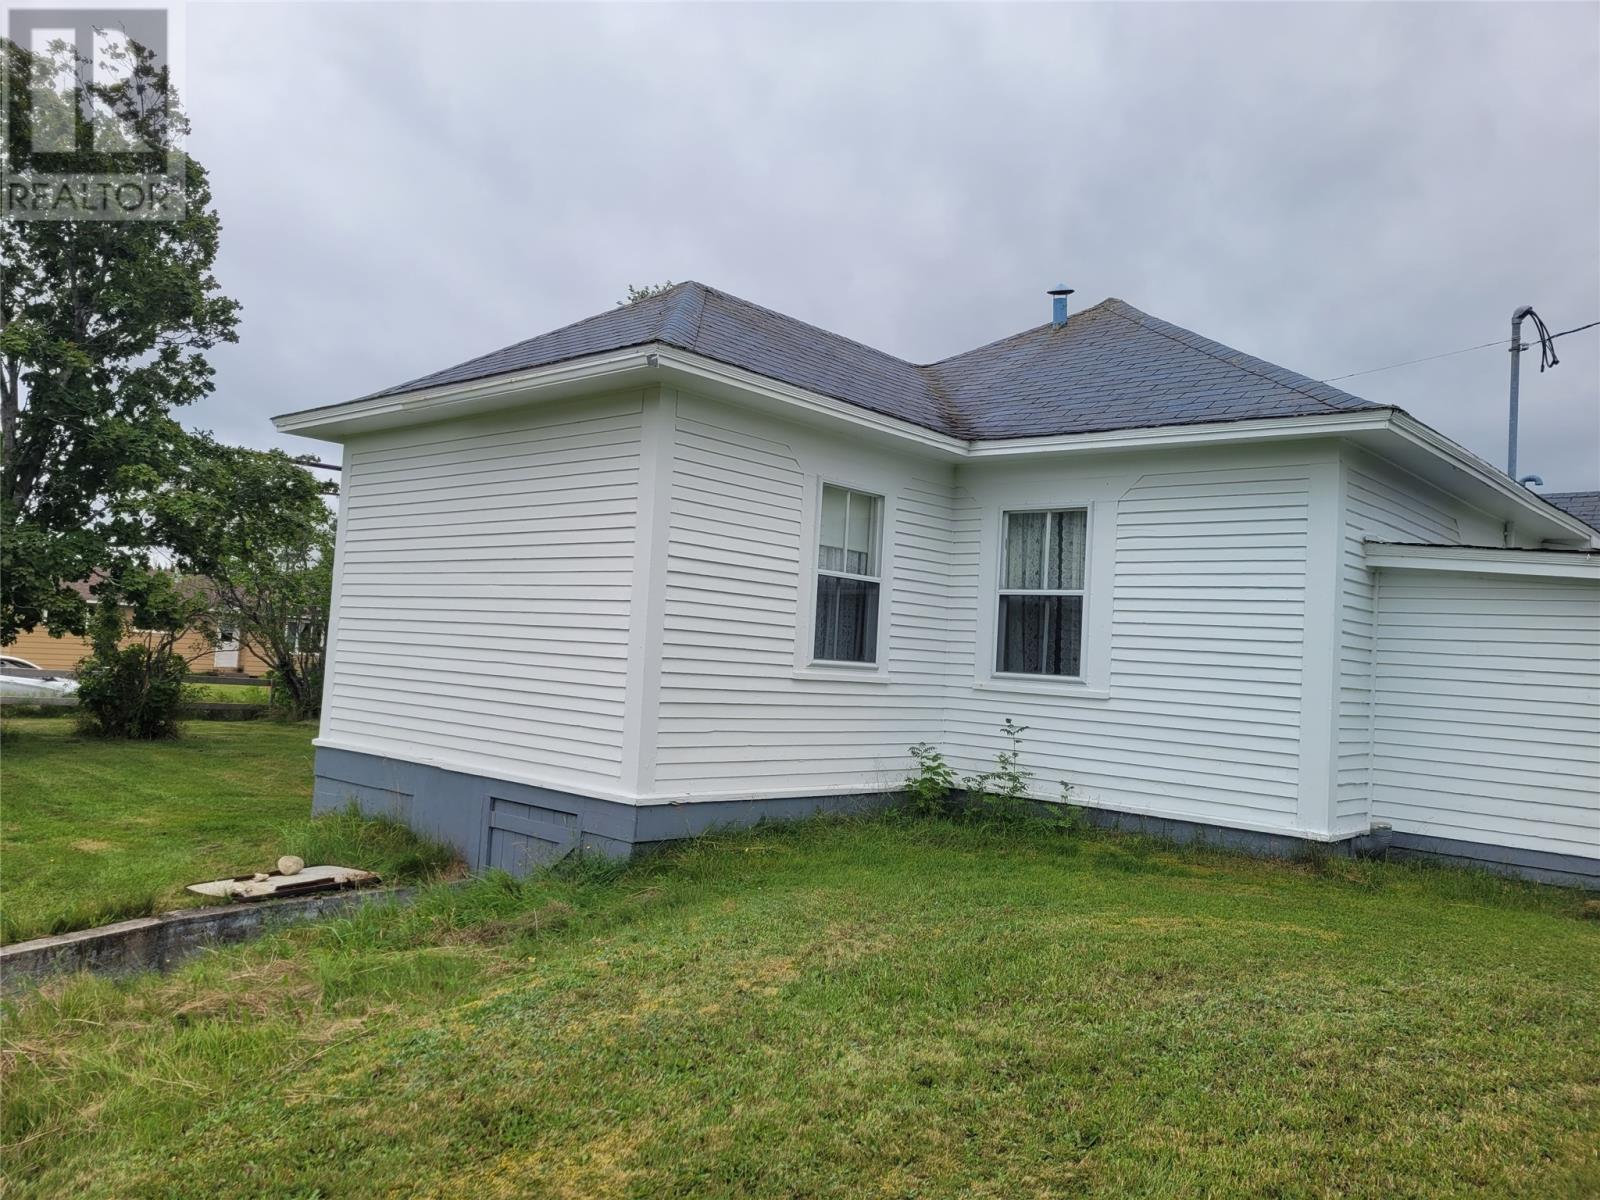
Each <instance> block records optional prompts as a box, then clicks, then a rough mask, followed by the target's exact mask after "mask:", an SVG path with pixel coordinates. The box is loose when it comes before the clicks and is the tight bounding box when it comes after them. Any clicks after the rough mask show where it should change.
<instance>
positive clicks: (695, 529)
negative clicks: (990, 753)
mask: <svg viewBox="0 0 1600 1200" xmlns="http://www.w3.org/2000/svg"><path fill="white" fill-rule="evenodd" d="M675 408H676V415H675V422H676V428H675V436H674V449H673V463H672V488H671V507H670V514H671V515H670V534H669V541H668V548H667V563H666V598H665V620H664V622H663V628H662V647H661V686H660V693H659V695H660V708H659V713H658V717H657V736H656V752H655V786H656V789H657V791H658V792H661V793H664V794H675V795H694V794H701V793H735V792H746V793H752V794H755V793H762V792H768V793H780V794H781V793H783V792H786V791H787V792H791V793H794V794H802V793H807V792H812V793H815V792H818V791H825V790H828V789H838V790H839V791H841V792H856V791H861V790H864V789H874V788H880V787H884V786H889V785H893V784H894V783H897V782H898V781H899V780H900V779H901V778H903V777H904V775H905V764H906V761H907V759H906V748H907V747H908V746H910V745H911V744H912V743H914V742H918V741H925V740H937V738H938V736H939V733H940V731H941V726H942V721H943V717H944V701H945V694H944V685H945V673H946V670H947V660H948V657H949V649H948V647H949V641H950V637H951V630H952V629H958V628H959V627H961V626H962V624H963V623H966V624H970V620H971V616H970V602H968V603H967V604H966V605H965V606H964V605H963V604H962V603H961V601H960V599H959V598H955V602H954V603H951V600H952V597H951V595H950V592H949V589H948V586H947V584H948V578H947V577H948V571H949V566H948V561H949V556H950V544H949V535H948V529H949V526H950V521H951V505H952V497H951V494H950V488H949V487H948V485H943V486H941V485H940V484H938V483H931V482H923V481H912V482H910V483H908V484H907V485H906V486H904V487H899V488H891V487H889V486H888V485H887V484H885V485H884V486H882V487H879V488H876V489H875V490H879V491H885V492H893V493H894V497H893V503H892V504H891V506H890V510H891V516H892V521H893V524H892V526H891V527H889V528H886V529H885V530H884V531H883V545H884V549H885V554H886V556H888V557H890V558H892V563H893V565H892V570H891V571H889V572H887V573H886V583H885V585H884V591H883V594H882V595H881V597H880V604H884V605H887V606H888V612H889V624H888V627H887V629H886V630H885V632H884V637H883V638H882V640H881V641H880V643H879V653H880V654H881V655H884V656H886V658H887V663H888V670H887V672H886V673H885V676H884V677H883V678H882V679H879V680H873V681H870V682H857V681H838V680H832V679H826V678H802V677H797V674H796V658H795V650H796V646H795V641H796V637H797V625H796V623H797V621H798V611H797V609H798V605H799V600H800V589H801V588H802V587H809V586H810V584H811V579H812V574H811V564H810V561H809V555H810V554H811V553H814V549H810V548H806V549H803V548H802V546H801V528H802V524H803V522H802V512H801V505H802V503H803V495H804V475H803V472H802V469H801V466H800V463H799V461H798V460H797V458H796V455H795V452H794V451H793V449H792V448H791V446H790V445H789V444H788V441H787V440H786V438H787V436H788V435H787V434H786V433H785V432H784V430H783V427H781V426H776V427H775V426H773V425H771V423H770V422H765V421H762V420H760V419H758V418H754V417H752V416H750V415H749V414H743V413H739V412H737V411H736V410H732V409H727V408H723V407H721V406H719V405H715V404H710V403H704V402H700V401H697V400H695V399H694V398H692V397H689V396H680V397H678V399H677V402H676V406H675Z"/></svg>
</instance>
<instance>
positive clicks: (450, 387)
mask: <svg viewBox="0 0 1600 1200" xmlns="http://www.w3.org/2000/svg"><path fill="white" fill-rule="evenodd" d="M655 351H656V347H655V346H653V345H651V346H636V347H633V348H632V349H629V350H622V351H618V352H617V353H615V354H606V355H600V356H596V357H592V358H580V359H574V360H573V361H571V362H564V363H553V364H551V365H550V366H548V367H535V368H534V369H533V370H531V371H518V372H517V373H516V374H514V375H495V376H493V377H491V378H488V379H474V380H470V381H469V382H466V383H454V384H446V385H444V386H442V387H436V388H428V389H427V390H426V391H421V392H408V393H406V394H405V395H401V396H374V397H372V398H371V399H368V400H352V401H350V402H349V403H347V404H331V405H326V406H324V407H321V408H307V409H302V410H300V411H299V412H290V413H284V414H283V415H281V416H277V417H273V418H272V425H273V428H275V429H276V430H277V431H278V432H279V433H296V434H300V435H302V436H304V437H316V438H323V439H325V440H327V441H335V442H337V441H342V440H343V439H344V438H345V437H347V436H348V435H350V434H352V433H366V432H369V431H371V430H374V429H391V428H395V427H398V426H403V425H421V424H424V423H427V422H430V421H442V420H445V419H446V418H449V417H454V416H463V415H466V414H468V413H474V412H481V411H485V410H488V409H494V408H503V407H506V406H507V405H509V404H516V403H522V402H524V401H538V400H546V399H555V398H558V397H560V396H564V395H570V394H572V393H573V392H575V391H588V390H591V389H593V388H595V387H596V386H600V387H604V386H607V385H612V384H617V383H620V382H621V381H622V379H623V377H626V376H628V375H632V374H634V373H637V372H644V371H647V370H649V369H650V368H651V367H653V366H654V362H653V361H652V360H653V358H654V355H655Z"/></svg>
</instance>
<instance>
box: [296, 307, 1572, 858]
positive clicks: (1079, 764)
mask: <svg viewBox="0 0 1600 1200" xmlns="http://www.w3.org/2000/svg"><path fill="white" fill-rule="evenodd" d="M1053 295H1055V305H1056V312H1055V316H1054V319H1053V320H1052V321H1051V322H1049V323H1047V324H1044V325H1041V326H1039V327H1037V328H1034V329H1030V330H1027V331H1025V332H1023V333H1019V334H1017V335H1016V336H1014V337H1011V338H1007V339H1005V340H1003V341H1000V342H996V343H994V344H993V345H989V346H984V347H981V348H979V349H977V350H973V351H970V352H968V353H965V354H961V355H958V356H956V357H954V358H950V359H945V360H943V361H941V362H937V363H933V364H931V365H927V366H914V365H912V364H909V363H906V362H903V361H901V360H899V359H896V358H893V357H891V356H890V355H887V354H883V353H880V352H878V351H875V350H872V349H870V348H868V347H866V346H862V345H860V344H859V343H856V342H852V341H849V340H848V339H846V338H842V337H839V336H838V335H836V334H831V333H827V332H825V331H823V330H820V329H817V328H814V327H812V326H809V325H806V324H803V323H802V322H799V321H796V320H793V319H791V318H789V317H785V316H783V315H781V314H779V313H775V312H771V311H769V310H767V309H762V308H759V307H757V306H755V305H752V304H749V303H747V302H745V301H742V300H739V299H737V298H735V297H733V296H729V295H727V294H725V293H722V292H718V291H716V290H714V289H712V288H708V287H704V286H702V285H700V284H694V283H689V284H681V285H679V286H677V287H674V288H672V289H670V290H669V291H666V292H665V293H663V294H661V295H659V296H657V297H654V298H651V299H648V300H644V301H641V302H639V303H636V304H633V305H630V306H627V307H625V308H619V309H616V310H613V311H611V312H607V313H604V314H602V315H600V316H596V317H592V318H590V319H588V320H585V321H580V322H578V323H577V324H574V325H570V326H567V327H565V328H563V329H559V330H556V331H555V332H553V333H548V334H544V335H542V336H540V337H536V338H534V339H532V340H530V341H527V342H523V343H521V344H519V345H516V346H511V347H508V348H507V349H504V350H501V351H498V352H496V353H494V354H490V355H487V356H485V357H483V358H479V359H474V360H473V361H471V362H468V363H463V364H461V365H460V366H456V367H452V368H450V369H449V370H446V371H441V372H439V373H437V374H434V375H430V376H427V377H425V378H422V379H418V380H414V381H412V382H410V383H407V384H404V385H401V386H399V387H395V388H391V389H389V390H388V391H385V392H380V393H377V394H375V395H372V396H368V397H365V398H363V399H360V400H354V401H351V402H349V403H343V404H336V405H332V406H329V407H324V408H315V409H308V410H305V411H301V412H295V413H291V414H288V415H285V416H281V417H278V418H277V419H276V424H277V427H278V429H279V430H281V431H283V432H287V433H297V434H303V435H306V436H310V437H315V438H321V439H325V440H328V441H334V442H340V443H343V445H344V447H345V456H344V464H345V466H344V496H343V501H342V505H341V511H340V527H339V541H338V565H337V579H336V583H335V612H334V618H333V626H332V634H331V639H332V641H331V650H330V655H329V667H328V672H327V692H326V700H325V704H324V709H323V718H322V729H321V736H320V737H319V738H318V740H317V746H318V751H317V765H316V776H317V784H316V803H317V805H318V807H319V808H330V807H339V806H343V805H345V804H348V803H349V802H350V801H351V800H352V799H354V800H358V801H359V802H360V803H361V804H362V805H363V806H364V807H365V808H367V809H369V810H372V811H384V812H390V813H394V814H397V815H399V816H401V817H403V818H404V819H406V820H408V821H410V822H411V823H412V824H413V825H415V826H416V827H418V828H420V829H422V830H425V831H427V832H429V833H432V834H434V835H435V836H440V837H443V838H446V839H448V840H450V841H452V842H454V843H455V844H456V845H457V846H458V847H459V848H460V849H461V851H462V852H463V854H465V856H466V857H467V859H468V860H469V862H471V863H472V864H473V865H494V866H505V867H508V868H511V869H520V868H522V867H525V866H527V865H529V864H531V863H536V862H540V861H546V860H548V859H550V858H552V857H555V856H558V855H560V854H562V853H565V852H566V851H568V850H569V849H571V848H572V847H573V846H575V845H579V844H582V845H585V846H589V847H593V848H595V849H598V850H601V851H605V852H626V851H628V850H629V849H630V848H631V847H632V846H634V845H636V844H640V843H650V842H657V841H662V840H666V839H671V838H676V837H682V836H685V835H688V834H692V833H695V832H698V831H700V830H703V829H705V828H707V827H709V826H712V825H717V824H727V823H739V822H748V821H752V820H756V819H759V818H762V817H774V816H785V815H795V814H800V813H805V812H811V811H814V810H817V809H833V808H840V807H850V806H854V805H858V804H862V803H868V802H870V800H871V798H872V797H874V796H879V795H881V794H882V793H883V792H884V791H885V790H889V789H893V788H895V787H896V786H897V784H898V783H899V782H900V781H901V780H902V779H903V778H904V777H905V775H906V773H907V769H908V766H909V759H908V756H907V748H908V747H909V746H910V745H911V744H912V743H915V742H931V743H933V744H934V745H936V746H938V747H940V748H941V749H942V750H943V751H944V752H945V754H946V755H947V756H948V757H949V758H950V760H951V761H952V763H953V764H954V765H955V766H956V767H957V768H958V769H959V770H961V771H963V772H974V771H977V770H980V769H983V768H985V767H987V766H989V765H991V764H992V761H993V758H994V755H995V753H996V751H997V750H999V749H1001V748H1002V745H1003V742H1002V736H1001V732H1000V730H1001V725H1002V722H1004V721H1005V720H1006V719H1007V718H1011V719H1013V720H1015V721H1016V722H1017V723H1018V724H1020V725H1023V726H1026V728H1027V731H1026V733H1025V734H1024V735H1023V751H1024V756H1025V761H1026V764H1027V765H1028V766H1029V767H1031V768H1032V769H1033V770H1034V771H1035V772H1036V773H1037V784H1038V788H1039V792H1038V794H1039V796H1040V797H1041V798H1043V799H1059V798H1060V795H1061V789H1060V785H1061V784H1062V783H1063V782H1066V783H1068V784H1070V785H1071V787H1072V798H1073V801H1074V802H1075V803H1078V804H1082V805H1086V806H1089V807H1090V808H1091V810H1092V811H1093V812H1095V813H1097V814H1099V815H1100V816H1102V817H1103V818H1104V819H1107V820H1113V819H1114V820H1116V821H1118V822H1119V823H1123V824H1127V825H1134V826H1138V827H1142V828H1151V829H1155V830H1159V831H1162V832H1166V833H1171V834H1174V835H1177V836H1192V835H1194V834H1195V833H1197V832H1205V833H1206V834H1207V835H1208V836H1215V837H1217V838H1219V839H1220V840H1224V841H1229V842H1232V843H1255V844H1257V845H1259V846H1261V847H1264V848H1268V849H1272V848H1282V849H1286V848H1292V847H1294V846H1296V845H1300V844H1302V843H1304V842H1319V843H1331V844H1334V846H1335V847H1336V848H1337V847H1348V846H1350V845H1352V844H1354V842H1355V841H1356V840H1357V839H1362V838H1367V837H1371V836H1374V834H1375V833H1376V836H1378V837H1388V838H1390V839H1391V840H1392V846H1393V847H1394V848H1396V849H1398V850H1404V851H1409V852H1425V853H1431V854H1438V855H1445V856H1449V857H1452V858H1455V859H1461V860H1470V861H1474V862H1477V863H1480V864H1484V865H1489V866H1492V867H1494V868H1496V869H1501V870H1509V871H1516V872H1518V873H1524V874H1531V875H1534V876H1537V877H1541V878H1546V879H1553V880H1562V881H1567V882H1588V883H1590V884H1594V883H1597V882H1600V530H1597V529H1596V528H1594V527H1593V526H1591V525H1589V524H1587V523H1586V522H1585V521H1583V520H1580V519H1579V518H1578V517H1577V516H1574V515H1572V513H1570V512H1568V511H1565V510H1564V509H1562V508H1558V507H1556V506H1554V505H1552V504H1550V503H1547V502H1546V501H1545V500H1543V499H1541V498H1540V497H1539V496H1537V495H1535V494H1533V493H1531V492H1530V491H1528V490H1527V489H1525V488H1523V487H1521V486H1518V485H1517V484H1516V483H1515V482H1513V481H1512V480H1511V479H1509V478H1508V477H1507V476H1506V475H1505V474H1504V473H1502V472H1500V471H1499V470H1497V469H1495V468H1494V467H1492V466H1489V465H1488V464H1486V463H1484V462H1483V461H1481V460H1480V459H1478V458H1476V457H1474V456H1473V455H1471V454H1469V453H1467V452H1466V451H1465V450H1463V449H1462V448H1461V447H1460V446H1457V445H1456V444H1454V443H1453V442H1451V441H1450V440H1449V439H1448V438H1446V437H1444V436H1442V435H1441V434H1439V433H1437V432H1436V431H1434V430H1433V429H1430V428H1428V427H1427V426H1425V425H1423V424H1422V423H1421V422H1419V421H1416V420H1415V419H1413V418H1411V417H1410V416H1408V415H1407V414H1405V413H1404V412H1401V411H1399V410H1397V409H1393V408H1385V407H1380V406H1377V405H1372V404H1368V403H1366V402H1364V401H1362V400H1359V399H1357V398H1356V397H1354V396H1350V395H1347V394H1346V393H1343V392H1341V391H1339V390H1337V389H1335V388H1332V387H1329V386H1327V385H1326V384H1322V383H1317V382H1314V381H1312V380H1310V379H1307V378H1304V377H1302V376H1300V375H1296V374H1294V373H1293V372H1290V371H1286V370H1284V369H1282V368H1280V367H1275V366H1272V365H1271V364H1268V363H1265V362H1262V361H1260V360H1259V359H1255V358H1251V357H1249V356H1248V355H1244V354H1241V353H1239V352H1238V351H1235V350H1231V349H1229V348H1228V347H1225V346H1221V345H1218V344H1217V343H1215V342H1211V341H1208V340H1207V339H1205V338H1202V337H1199V336H1198V335H1196V334H1193V333H1190V332H1188V331H1186V330H1183V329H1179V328H1177V327H1175V326H1172V325H1169V324H1167V323H1165V322H1163V321H1160V320H1157V319H1155V318H1153V317H1150V316H1148V315H1146V314H1144V313H1141V312H1139V311H1138V310H1137V309H1134V308H1132V307H1130V306H1129V305H1126V304H1124V303H1122V302H1121V301H1118V300H1107V301H1105V302H1103V303H1102V304H1099V305H1097V306H1096V307H1094V308H1090V309H1088V310H1086V311H1083V312H1079V313H1075V314H1072V315H1071V316H1070V318H1069V317H1068V315H1067V312H1066V297H1065V294H1064V291H1060V290H1058V292H1057V293H1053ZM1569 499H1570V498H1569ZM1581 503H1587V501H1586V500H1584V498H1583V497H1578V498H1577V499H1576V501H1574V502H1573V504H1574V505H1576V504H1581ZM1569 506H1573V505H1569Z"/></svg>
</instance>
